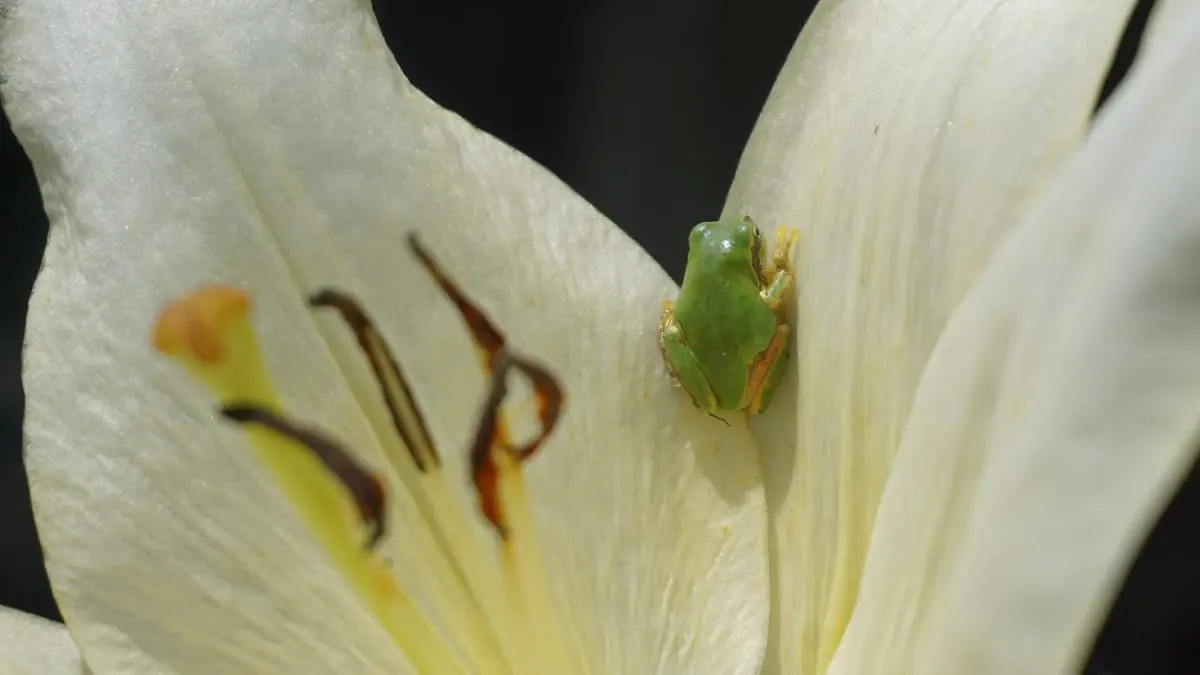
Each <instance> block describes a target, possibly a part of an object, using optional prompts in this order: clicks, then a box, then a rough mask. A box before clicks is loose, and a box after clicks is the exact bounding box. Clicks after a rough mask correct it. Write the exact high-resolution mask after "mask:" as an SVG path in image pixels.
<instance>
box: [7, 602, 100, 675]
mask: <svg viewBox="0 0 1200 675" xmlns="http://www.w3.org/2000/svg"><path fill="white" fill-rule="evenodd" d="M0 671H3V672H4V673H5V675H88V674H89V673H91V671H90V670H88V667H87V665H86V664H84V662H83V659H82V658H80V656H79V648H78V647H76V646H75V643H74V642H71V636H70V635H69V634H68V633H67V629H66V628H65V627H64V626H63V625H62V624H60V623H55V622H53V621H47V620H46V619H43V618H41V617H40V616H34V615H32V614H26V613H24V612H19V611H17V610H15V609H10V608H8V607H0Z"/></svg>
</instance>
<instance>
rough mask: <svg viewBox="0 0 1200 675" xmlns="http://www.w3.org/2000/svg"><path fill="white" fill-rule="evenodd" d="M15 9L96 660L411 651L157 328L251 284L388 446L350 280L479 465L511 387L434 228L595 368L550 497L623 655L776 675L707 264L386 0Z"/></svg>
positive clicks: (511, 322)
mask: <svg viewBox="0 0 1200 675" xmlns="http://www.w3.org/2000/svg"><path fill="white" fill-rule="evenodd" d="M10 14H11V17H10V18H9V19H8V23H7V24H6V27H5V28H4V30H5V33H4V35H3V41H2V42H0V49H2V50H3V57H2V60H0V68H2V69H3V71H4V72H5V74H6V76H7V82H6V84H5V85H4V90H3V91H4V94H5V103H6V110H8V112H9V114H10V115H11V117H12V119H13V124H14V129H15V130H16V132H17V134H18V136H19V137H20V138H21V140H22V142H23V144H24V145H25V147H26V148H27V149H28V150H29V152H30V154H31V156H32V157H33V160H34V162H35V166H36V168H37V171H38V175H39V179H40V181H41V185H42V189H43V192H44V195H45V198H46V203H47V209H48V211H49V213H50V215H51V219H52V227H53V229H52V234H51V241H50V246H49V250H48V253H47V258H46V267H45V270H44V271H43V273H42V275H41V277H40V278H39V281H38V285H37V289H36V291H35V296H34V299H33V301H32V306H31V312H30V320H29V334H28V339H29V349H28V352H27V356H26V387H27V391H28V395H29V416H28V420H29V423H28V433H29V437H30V441H31V447H30V452H29V455H30V457H29V468H30V472H31V475H32V483H33V495H34V500H35V503H36V508H37V517H38V521H39V527H40V530H41V532H42V536H43V542H44V544H45V546H46V549H47V564H48V567H49V570H50V575H51V580H52V582H53V584H54V588H55V591H56V594H57V598H58V600H59V602H60V604H61V605H62V606H63V607H64V610H65V612H66V614H67V615H68V618H69V619H70V621H71V623H72V629H73V630H74V631H75V632H76V636H77V639H79V641H80V643H81V644H82V645H83V648H84V650H85V652H87V653H88V654H89V656H90V655H91V654H92V653H93V651H95V652H97V653H100V651H99V650H101V649H102V647H103V649H105V650H108V649H112V648H114V645H115V646H120V647H128V648H130V649H133V648H134V646H135V645H136V647H137V648H139V649H141V650H143V651H144V652H145V654H144V655H143V656H140V657H137V658H139V659H146V660H154V659H160V660H161V661H162V662H163V663H169V664H170V665H172V666H173V667H175V668H176V669H177V670H178V672H180V673H185V672H203V673H212V672H222V673H238V672H261V671H262V670H263V669H269V670H272V671H276V670H279V671H283V670H287V669H288V667H289V666H290V667H291V672H315V671H321V672H345V671H349V670H352V671H354V672H376V671H379V672H384V671H387V672H401V670H402V666H401V665H400V664H399V661H398V659H399V655H398V654H395V653H393V652H394V650H391V649H390V645H388V644H386V643H385V642H384V641H383V639H382V636H381V633H380V631H378V630H377V629H375V628H373V627H372V626H370V625H367V623H366V617H365V616H364V614H363V613H362V611H361V610H359V609H358V608H357V605H355V604H354V603H353V602H352V601H351V598H349V596H348V595H347V593H346V591H345V590H344V589H343V588H342V586H341V585H340V584H339V583H338V582H337V580H336V579H335V578H334V576H333V575H332V573H331V572H329V571H328V570H327V569H325V568H323V567H321V566H320V565H318V564H316V562H315V561H318V560H320V558H319V557H318V555H317V553H316V551H315V550H314V547H313V545H312V544H311V543H310V542H309V541H308V540H307V539H306V538H305V536H304V533H303V532H302V531H301V529H300V527H299V525H298V524H297V523H296V522H295V519H294V518H291V517H290V516H289V515H288V511H287V510H286V505H285V504H284V503H283V502H282V501H281V500H280V499H279V498H278V497H277V494H276V491H275V490H274V489H273V488H272V487H271V486H269V485H268V484H267V483H266V482H265V480H264V479H263V478H261V477H260V472H259V471H258V470H257V468H256V467H255V466H254V465H253V463H252V462H251V460H250V459H249V457H247V456H246V453H247V451H246V450H245V449H244V447H243V445H242V444H241V442H240V441H239V440H238V439H237V437H236V436H235V435H234V434H232V432H230V431H228V430H227V429H226V428H225V427H224V426H223V425H222V424H220V423H219V422H217V421H215V420H214V419H212V417H211V416H210V415H209V414H208V409H209V406H211V402H210V401H209V400H208V399H206V397H205V396H204V395H203V394H202V393H201V392H199V391H198V389H197V387H195V386H194V385H193V384H192V383H191V382H189V381H185V380H184V379H183V377H182V376H181V375H180V374H179V372H178V371H177V370H176V369H175V368H174V366H173V365H172V364H169V363H165V362H164V359H162V358H161V357H158V356H157V355H152V354H151V353H150V350H149V348H148V347H147V346H146V341H147V338H146V334H147V331H148V329H149V325H150V322H151V321H152V319H153V316H154V313H155V312H156V311H157V309H158V308H159V307H160V305H161V304H162V303H163V302H164V301H165V300H166V299H168V298H169V297H171V296H172V295H175V294H178V293H180V292H183V291H186V290H190V289H191V288H192V287H193V286H194V285H196V284H197V283H199V282H201V281H209V280H221V281H226V282H234V283H239V284H242V285H245V286H246V287H248V288H249V289H251V290H252V292H253V293H254V295H255V298H256V302H257V307H258V309H257V310H256V311H257V314H256V321H257V325H258V326H259V327H260V329H261V333H262V340H263V343H264V347H265V348H266V349H268V350H270V352H271V353H269V354H268V360H269V361H270V363H271V365H272V366H273V371H274V373H275V374H276V375H277V378H278V385H279V387H280V389H281V390H282V391H283V392H284V395H285V398H286V399H287V400H286V402H287V403H288V404H289V406H290V408H291V409H292V410H293V411H294V412H295V413H296V414H299V415H302V416H304V417H305V418H306V419H309V420H311V421H314V422H318V423H320V424H322V425H324V426H325V427H326V428H328V429H331V430H332V431H333V432H334V433H335V434H336V435H337V436H339V437H340V438H342V439H344V440H345V441H347V442H349V443H350V444H351V445H353V446H354V447H355V448H356V449H358V450H360V451H361V452H362V453H363V455H364V456H365V457H367V458H368V460H369V461H374V462H375V463H376V466H377V467H378V466H379V463H381V462H382V450H381V443H380V441H379V439H380V438H383V437H384V436H383V434H390V433H391V431H390V429H388V428H387V425H386V423H385V422H384V419H385V418H384V416H383V414H382V410H381V407H380V404H379V403H378V400H377V399H378V395H377V394H376V392H375V389H374V386H373V383H372V382H371V381H370V379H369V377H368V374H367V369H366V367H365V365H364V363H363V360H362V358H361V355H360V354H359V353H358V351H357V349H356V348H355V347H354V346H353V340H352V339H351V338H350V337H349V336H348V335H347V334H346V331H345V330H344V329H343V327H342V326H341V325H339V324H338V323H336V322H335V321H327V320H325V319H324V318H322V319H320V320H318V321H313V320H312V319H310V318H309V315H308V312H307V310H305V309H304V308H303V307H302V304H301V303H302V298H303V294H304V293H306V292H308V291H311V290H313V289H314V288H315V287H317V286H319V285H324V284H335V285H339V286H342V287H344V288H346V289H348V290H350V291H352V292H354V293H356V294H357V295H358V296H359V297H360V298H361V299H362V300H363V301H364V302H365V303H366V305H367V307H368V308H369V309H370V310H371V311H372V313H373V314H374V316H375V318H376V320H377V321H378V323H379V324H380V325H381V327H382V329H383V330H384V332H385V333H386V334H387V335H388V337H389V338H390V339H391V341H392V343H393V346H394V348H395V349H396V352H397V354H398V357H399V359H400V361H401V362H402V363H403V364H404V365H405V367H406V368H407V370H408V372H409V375H410V376H411V377H412V378H413V379H414V381H415V382H414V384H415V388H416V390H417V391H416V394H417V396H418V398H419V399H420V400H421V402H422V403H423V404H424V408H425V411H426V413H427V415H428V416H429V418H430V420H429V421H430V424H431V426H432V428H433V430H434V434H435V436H436V437H437V438H438V440H439V441H440V442H441V446H442V450H443V454H445V455H449V456H450V457H451V458H452V459H453V460H454V461H455V463H456V464H455V467H454V468H453V471H452V472H451V475H452V476H462V475H464V473H463V472H462V470H461V467H460V466H459V464H461V461H460V460H461V458H460V457H459V455H460V454H461V452H462V451H461V449H462V448H464V447H465V443H466V440H467V438H468V436H469V435H470V434H471V433H472V432H473V425H474V420H475V416H476V414H477V412H478V406H479V405H480V402H481V401H482V396H483V388H482V379H481V375H480V374H479V372H478V368H477V366H476V364H475V361H474V359H473V352H472V351H471V346H470V343H469V341H468V339H467V337H466V333H465V330H464V328H463V326H462V325H461V322H460V321H459V319H458V318H457V316H456V315H455V314H454V313H453V309H452V308H451V307H450V305H449V304H448V303H447V301H446V300H445V299H444V298H443V297H441V296H440V295H439V294H438V293H437V292H436V291H435V290H434V288H433V286H432V285H431V284H430V282H429V281H428V279H427V278H426V277H425V276H424V274H423V272H421V271H420V270H419V268H418V267H417V266H416V265H415V264H414V262H413V260H412V258H411V256H409V255H408V253H407V251H406V250H405V248H404V246H403V235H404V233H405V231H406V230H408V229H409V228H418V229H420V230H421V232H422V233H423V235H425V240H426V242H427V243H428V245H429V246H430V248H431V249H432V250H433V251H434V252H435V253H436V254H437V255H438V256H439V257H440V258H441V259H442V260H443V262H444V263H445V264H446V266H447V267H448V268H449V269H450V271H451V273H452V274H454V275H455V276H456V277H457V279H458V280H459V281H460V282H461V283H462V285H463V286H464V287H465V288H466V289H467V290H468V292H470V293H472V294H473V295H474V296H475V297H476V298H477V299H478V300H479V301H480V303H481V304H482V305H483V306H484V307H486V308H487V309H488V311H489V313H490V314H491V315H492V316H493V318H495V319H496V321H497V323H499V325H500V326H502V327H503V328H504V329H506V330H508V331H509V332H510V335H511V337H512V341H513V343H514V345H515V346H516V347H517V348H518V349H521V350H522V351H524V352H527V353H531V354H534V355H536V356H538V357H540V358H542V359H544V360H545V361H547V362H548V363H549V364H550V365H552V366H553V367H554V368H556V369H557V370H558V371H559V372H560V373H561V374H562V377H563V380H564V382H565V385H566V389H567V396H568V400H567V408H566V413H565V418H564V421H563V424H562V427H561V428H560V430H559V431H558V432H557V433H556V434H555V437H554V439H553V441H552V442H551V443H550V445H548V446H547V447H546V449H545V451H544V453H543V454H542V455H541V456H539V458H538V459H537V460H536V461H535V462H534V463H533V466H532V469H531V474H532V478H531V487H530V489H531V492H532V499H533V502H534V507H535V509H536V510H537V515H538V517H539V519H540V522H539V524H540V525H541V526H542V534H543V541H542V544H543V549H544V551H545V554H546V567H547V569H548V572H549V574H550V576H551V580H552V583H553V588H554V590H555V591H556V592H557V593H559V594H561V595H560V597H561V598H562V600H563V602H564V603H565V604H566V605H567V606H568V607H569V609H570V611H571V612H572V616H571V617H570V623H571V624H574V626H575V627H576V629H577V630H578V631H579V632H580V640H581V642H582V645H583V648H584V649H585V650H586V652H587V654H588V656H589V657H590V659H591V660H592V661H593V663H592V668H593V672H597V673H600V672H664V673H671V672H681V673H691V672H719V673H740V672H754V670H755V669H756V667H757V664H758V662H759V660H760V658H761V652H762V649H763V640H764V638H763V635H764V634H765V624H766V614H767V606H768V598H767V582H766V574H767V572H766V552H765V549H766V545H765V537H766V533H765V512H764V503H763V494H762V486H761V477H760V473H759V469H758V460H757V456H756V453H755V448H754V445H753V442H752V440H751V438H750V436H749V434H748V432H746V431H745V430H736V429H734V430H728V429H726V428H725V427H723V426H721V425H720V424H719V423H717V422H715V421H713V420H709V419H707V418H704V417H703V416H702V415H700V414H698V413H697V412H695V411H694V410H693V409H692V407H691V405H690V403H689V402H688V401H687V399H686V397H685V396H684V395H683V393H682V392H681V391H679V390H678V389H675V388H674V387H672V386H671V385H670V381H669V378H668V377H667V375H666V373H665V372H664V371H663V368H662V366H661V364H660V361H661V360H660V357H659V354H658V350H657V344H656V339H655V326H656V322H657V318H658V312H659V310H660V303H661V301H662V300H663V299H666V298H668V297H671V296H672V295H673V294H674V292H675V287H674V286H673V284H672V283H671V282H670V280H669V279H668V277H667V276H666V275H665V274H664V273H663V272H662V271H661V270H660V269H659V268H658V267H657V266H655V265H654V263H653V262H652V261H651V260H650V259H649V258H648V257H647V256H646V255H645V254H644V253H643V252H641V251H640V250H639V249H638V248H637V247H636V246H635V245H634V244H633V243H632V242H631V241H630V240H629V239H628V238H627V237H625V236H624V235H623V234H622V233H620V232H619V231H618V230H617V229H616V228H614V227H612V226H611V224H609V223H607V222H606V221H605V220H604V219H603V217H602V216H600V215H599V214H598V213H597V212H596V211H595V210H594V209H592V208H591V207H589V206H588V205H587V204H585V203H584V202H583V201H582V200H581V199H580V198H579V197H577V196H575V195H574V194H573V193H572V192H570V191H569V190H568V189H567V188H566V187H565V186H563V185H562V184H561V183H560V182H559V181H557V180H555V179H554V178H553V177H552V176H550V175H549V174H548V173H547V172H546V171H544V170H543V169H541V168H540V167H538V166H536V165H535V164H533V163H532V162H530V161H529V160H527V159H526V158H524V157H521V156H520V155H518V154H516V153H515V152H513V151H511V150H510V149H508V148H506V147H504V146H502V145H501V144H500V143H498V142H496V141H495V140H494V139H491V138H489V137H487V136H485V135H483V134H481V133H479V132H478V131H476V130H474V129H473V128H471V127H469V126H468V125H467V124H465V123H464V122H463V121H462V120H460V119H458V118H456V117H454V116H452V115H449V114H447V113H445V112H444V111H442V110H440V109H439V108H437V107H436V106H434V105H432V104H431V103H430V102H429V101H428V100H427V99H425V98H424V97H423V96H422V95H421V94H420V93H419V92H416V91H414V90H413V89H412V88H411V87H410V86H409V84H408V83H407V82H406V81H405V80H404V78H403V76H402V75H401V73H400V72H399V70H398V69H397V68H396V66H395V64H394V62H393V60H392V58H391V55H390V54H389V53H388V51H387V49H386V48H385V46H384V44H383V41H382V39H381V37H380V35H379V34H378V29H377V27H376V26H375V23H374V19H373V18H372V17H371V16H370V14H369V13H368V11H367V10H366V9H365V8H364V3H359V2H354V1H352V0H320V1H318V0H300V1H296V0H291V1H288V2H275V1H268V0H261V1H257V2H247V1H246V0H224V1H221V2H205V3H198V2H195V3H193V2H178V3H144V4H131V3H126V2H117V1H116V0H42V1H35V0H27V1H26V2H22V3H20V4H18V5H16V6H14V7H12V8H11V10H10ZM364 405H365V406H366V410H365V412H364V410H363V408H362V407H361V406H364ZM376 430H379V431H381V434H379V435H377V434H376V433H375V431H376ZM465 491H466V489H465V481H464V493H465ZM397 509H399V511H398V512H397V514H395V517H396V518H397V521H396V523H395V530H396V531H397V535H396V537H395V538H394V539H395V540H396V541H398V542H399V543H398V544H397V545H396V546H394V547H393V552H394V554H395V555H396V557H397V559H396V570H397V576H398V577H399V578H400V579H401V581H402V583H403V584H404V585H405V586H406V587H407V588H409V589H411V590H412V592H413V593H414V594H415V595H418V596H419V595H420V591H421V577H420V574H419V570H416V569H415V568H414V567H412V566H411V565H410V563H411V559H412V556H413V555H414V554H413V553H411V552H410V551H409V549H410V548H412V547H413V546H417V543H416V542H418V541H419V538H418V537H417V536H416V535H417V534H418V533H417V532H415V531H413V530H411V528H418V527H420V524H419V523H418V522H416V520H415V519H414V518H415V517H414V516H413V515H412V513H410V512H408V511H405V510H404V509H405V507H404V505H403V504H400V505H398V506H397ZM484 536H488V535H487V534H486V533H484ZM410 540H411V541H410ZM489 541H490V540H489ZM406 544H409V546H408V548H406ZM406 556H407V557H406ZM104 653H105V654H109V653H112V652H110V651H104ZM114 658H115V657H114ZM113 663H114V661H106V662H105V663H99V662H97V667H98V668H100V669H101V670H103V668H104V667H111V666H112V665H113ZM267 664H270V667H269V668H268V666H267ZM371 666H373V667H374V670H372V669H371Z"/></svg>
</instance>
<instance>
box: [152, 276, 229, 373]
mask: <svg viewBox="0 0 1200 675" xmlns="http://www.w3.org/2000/svg"><path fill="white" fill-rule="evenodd" d="M249 309H250V296H249V295H247V294H246V292H245V291H242V290H241V289H239V288H236V287H234V286H227V285H223V284H214V285H211V286H204V287H202V288H200V289H198V290H196V291H194V292H193V293H191V294H190V295H186V296H184V297H182V298H179V299H177V300H175V301H173V302H171V303H170V304H168V305H167V306H166V307H164V308H163V309H162V311H161V312H159V314H158V318H157V319H156V320H155V322H154V330H153V338H152V339H153V343H154V348H155V349H156V350H158V351H159V352H162V353H164V354H171V355H178V354H181V353H186V354H190V355H192V356H194V357H195V358H197V359H199V360H201V361H204V362H206V363H215V362H217V361H220V360H221V358H222V356H223V349H222V345H223V344H224V342H225V338H226V336H225V332H226V329H227V328H228V327H229V324H230V322H231V321H233V320H237V319H243V318H245V316H246V314H247V312H248V311H249Z"/></svg>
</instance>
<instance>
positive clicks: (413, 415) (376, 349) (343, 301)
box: [308, 288, 442, 473]
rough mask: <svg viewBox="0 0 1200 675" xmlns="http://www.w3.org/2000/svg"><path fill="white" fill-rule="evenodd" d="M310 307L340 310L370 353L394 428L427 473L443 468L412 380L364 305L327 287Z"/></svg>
mask: <svg viewBox="0 0 1200 675" xmlns="http://www.w3.org/2000/svg"><path fill="white" fill-rule="evenodd" d="M308 304H309V305H311V306H313V307H330V308H333V309H336V310H337V311H338V313H339V314H341V316H342V320H343V321H345V322H346V324H347V325H348V326H349V327H350V330H351V331H353V332H354V337H355V339H356V340H358V346H359V347H360V348H361V349H362V350H363V353H365V354H366V356H367V362H368V363H370V364H371V371H372V372H373V373H374V374H375V380H376V381H377V382H378V383H379V388H380V390H381V391H382V392H383V398H384V402H385V403H386V404H387V408H388V413H389V414H390V415H391V418H392V425H393V426H395V427H396V431H397V432H398V433H399V434H400V437H401V438H402V439H404V445H405V447H407V448H408V452H409V454H410V455H411V456H412V459H413V463H414V464H416V465H417V469H418V470H419V471H421V472H422V473H425V472H428V471H429V470H430V469H431V468H434V467H438V466H441V463H442V462H441V457H440V456H439V455H438V452H437V446H435V445H434V443H433V436H432V435H430V433H429V427H428V425H427V424H426V423H425V415H424V414H422V413H421V408H420V406H418V405H417V400H416V399H415V398H414V397H413V394H412V387H411V386H410V385H409V383H408V378H407V377H405V376H404V370H403V369H402V368H400V364H399V362H397V361H396V358H395V357H394V356H393V355H392V351H391V348H390V347H388V344H387V341H386V340H384V339H383V335H382V334H381V333H380V332H379V329H377V328H376V327H375V324H374V322H372V321H371V317H369V316H367V313H366V311H365V310H364V309H363V308H362V305H361V304H359V302H358V301H357V300H355V299H354V297H352V296H351V295H350V294H349V293H344V292H342V291H339V290H337V289H333V288H324V289H321V290H319V291H317V292H316V293H313V294H312V295H311V296H309V298H308ZM389 375H390V376H391V378H389ZM392 381H394V382H395V384H396V387H393V386H391V385H389V382H392Z"/></svg>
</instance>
